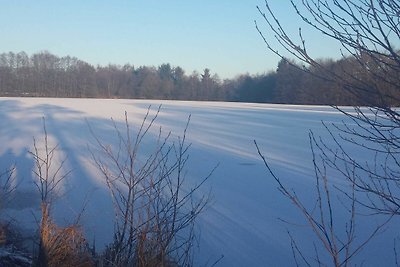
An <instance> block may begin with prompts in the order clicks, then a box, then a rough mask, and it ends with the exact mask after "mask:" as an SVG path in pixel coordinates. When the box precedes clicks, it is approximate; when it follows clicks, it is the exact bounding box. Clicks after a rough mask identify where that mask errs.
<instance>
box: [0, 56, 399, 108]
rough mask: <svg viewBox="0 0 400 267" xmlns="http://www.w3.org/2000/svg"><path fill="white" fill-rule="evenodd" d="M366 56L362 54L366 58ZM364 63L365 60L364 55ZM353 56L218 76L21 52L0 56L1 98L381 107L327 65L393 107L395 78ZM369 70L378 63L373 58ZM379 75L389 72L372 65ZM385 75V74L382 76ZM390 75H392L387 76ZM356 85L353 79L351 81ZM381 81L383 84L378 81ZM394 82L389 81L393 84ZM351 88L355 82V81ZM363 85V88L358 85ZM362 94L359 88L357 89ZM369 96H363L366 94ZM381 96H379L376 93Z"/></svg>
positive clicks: (283, 61) (283, 62)
mask: <svg viewBox="0 0 400 267" xmlns="http://www.w3.org/2000/svg"><path fill="white" fill-rule="evenodd" d="M366 57H367V56H366ZM365 60H366V62H368V58H366V59H365ZM357 61H358V59H357V58H356V57H353V56H349V57H344V58H341V59H340V60H333V59H321V60H319V61H318V64H319V65H320V66H319V67H318V68H315V66H304V65H300V64H298V63H296V62H294V61H292V60H288V59H286V58H282V59H281V61H280V62H279V63H278V66H277V68H276V70H274V71H269V72H266V73H263V74H257V75H250V74H242V75H238V76H236V77H234V78H232V79H224V80H222V79H221V78H219V76H218V74H212V73H211V71H210V69H208V68H206V69H204V71H203V72H202V73H199V72H197V71H194V72H192V73H191V74H187V73H186V72H185V71H184V69H183V68H181V67H179V66H176V67H175V66H171V65H170V64H169V63H166V64H161V65H160V66H158V67H154V66H139V67H135V66H134V65H130V64H126V65H123V66H121V65H115V64H109V65H107V66H100V65H98V66H93V65H91V64H89V63H87V62H85V61H82V60H80V59H78V58H76V57H71V56H65V57H58V56H56V55H54V54H51V53H50V52H48V51H42V52H39V53H35V54H33V55H31V56H29V55H28V54H27V53H25V52H19V53H14V52H8V53H2V54H0V96H35V97H92V98H138V99H143V98H145V99H171V100H199V101H201V100H209V101H238V102H259V103H285V104H323V105H382V104H383V103H384V102H385V101H384V100H383V99H380V98H377V97H370V98H369V99H368V98H366V97H360V96H359V95H355V94H354V91H348V90H343V89H344V87H345V86H346V84H348V82H343V83H333V82H332V81H330V80H329V79H326V78H325V77H324V73H326V71H325V70H326V69H329V70H330V71H332V72H334V73H337V75H338V76H344V75H343V74H346V75H349V74H351V75H352V76H354V77H355V76H356V77H358V79H359V81H360V82H363V83H366V82H367V83H368V84H369V86H370V87H371V91H373V90H375V88H378V87H379V88H385V90H387V91H388V92H391V93H390V95H391V97H390V103H384V104H385V105H397V104H398V102H399V101H398V99H399V98H400V95H398V93H397V92H395V93H394V94H395V95H394V96H393V91H394V90H392V89H391V88H392V87H395V86H396V83H397V82H398V81H382V80H381V79H379V80H377V79H374V75H371V73H372V72H370V71H365V69H364V68H359V67H357V66H358V65H359V64H358V62H357ZM368 64H369V65H370V66H369V68H377V67H378V65H379V62H374V61H373V60H372V59H371V60H370V62H368ZM376 71H378V72H382V73H383V74H384V73H385V72H387V71H390V70H383V69H376ZM386 76H387V77H389V76H390V74H387V75H386ZM391 76H395V77H397V76H396V75H391ZM352 83H356V81H354V80H353V81H352ZM382 83H384V84H382ZM393 83H394V84H393ZM354 86H356V85H354ZM363 89H365V86H363ZM361 93H362V92H361ZM365 95H368V94H365ZM380 95H384V94H380Z"/></svg>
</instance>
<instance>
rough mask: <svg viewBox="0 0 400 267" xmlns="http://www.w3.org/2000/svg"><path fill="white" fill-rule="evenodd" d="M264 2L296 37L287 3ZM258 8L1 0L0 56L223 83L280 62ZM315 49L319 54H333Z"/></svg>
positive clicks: (236, 1) (257, 1)
mask: <svg viewBox="0 0 400 267" xmlns="http://www.w3.org/2000/svg"><path fill="white" fill-rule="evenodd" d="M270 2H271V4H272V7H273V8H274V10H276V13H277V15H278V17H280V18H281V19H282V21H283V23H284V25H286V26H287V27H288V28H290V29H291V31H292V32H293V33H296V32H297V31H298V27H299V24H298V23H299V22H298V20H296V19H295V15H294V13H293V11H292V9H291V8H290V2H289V0H275V1H270ZM257 5H259V6H260V7H263V6H264V0H168V1H167V0H158V1H156V0H127V1H121V0H114V1H111V0H108V1H103V0H80V1H77V0H69V1H64V0H60V1H54V0H25V1H22V0H20V1H9V0H0V34H1V42H0V52H8V51H13V52H19V51H25V52H27V53H28V54H32V53H36V52H39V51H42V50H48V51H50V52H51V53H53V54H56V55H58V56H66V55H70V56H76V57H78V58H79V59H82V60H84V61H87V62H89V63H91V64H93V65H97V64H101V65H106V64H108V63H114V64H121V65H123V64H125V63H130V64H133V65H134V66H141V65H148V66H150V65H154V66H158V65H160V64H162V63H171V64H172V65H173V66H181V67H182V68H183V69H184V70H185V71H186V72H187V73H191V72H192V71H194V70H197V71H199V72H202V70H203V69H204V68H206V67H207V68H210V69H211V72H212V73H218V74H219V75H220V77H221V78H232V77H234V76H235V75H237V74H243V73H250V74H257V73H264V72H267V71H269V70H273V69H275V68H276V65H277V62H278V58H277V57H276V56H274V55H273V54H272V53H271V52H269V51H268V50H267V48H266V46H265V44H264V43H263V41H262V39H261V37H260V36H259V34H258V32H257V31H256V29H255V25H254V20H257V21H258V22H259V24H260V25H262V27H266V25H265V24H264V23H262V18H261V15H260V14H259V13H258V11H257V9H256V6H257ZM269 37H271V36H269ZM306 37H307V36H306ZM310 38H312V39H311V40H314V39H313V38H316V37H315V36H311V37H310ZM321 47H323V49H322V50H321V51H320V52H319V53H320V55H321V56H322V55H329V54H330V53H332V51H330V49H329V48H328V47H326V46H320V45H319V46H316V49H317V51H318V49H321Z"/></svg>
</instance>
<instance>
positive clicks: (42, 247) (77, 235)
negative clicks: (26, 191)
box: [29, 119, 92, 267]
mask: <svg viewBox="0 0 400 267" xmlns="http://www.w3.org/2000/svg"><path fill="white" fill-rule="evenodd" d="M43 130H44V140H43V146H42V147H39V145H38V144H37V141H36V139H35V138H34V139H33V148H34V149H33V151H30V152H29V153H30V154H31V156H32V157H33V159H34V162H35V169H34V171H33V172H34V174H35V176H36V178H37V180H36V181H35V185H36V188H37V190H38V192H39V194H40V198H41V220H40V226H39V244H38V255H37V257H36V260H35V262H34V264H35V266H40V267H47V266H49V267H52V266H66V267H67V266H81V267H84V266H92V261H91V257H90V254H89V251H88V244H87V242H86V239H85V238H84V235H83V231H82V229H81V227H80V226H79V224H78V223H75V224H73V225H70V226H67V227H59V226H57V225H56V224H55V223H54V221H53V219H52V217H51V204H52V203H54V200H55V198H56V197H57V194H59V190H60V187H61V185H62V183H63V182H64V180H65V179H66V178H67V177H68V175H69V173H70V172H69V171H65V170H64V168H65V166H64V165H65V159H64V160H62V161H61V162H58V161H57V156H58V154H57V153H58V145H55V146H51V145H50V144H49V140H48V134H47V129H46V123H45V120H44V119H43Z"/></svg>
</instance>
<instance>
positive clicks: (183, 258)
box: [92, 107, 212, 266]
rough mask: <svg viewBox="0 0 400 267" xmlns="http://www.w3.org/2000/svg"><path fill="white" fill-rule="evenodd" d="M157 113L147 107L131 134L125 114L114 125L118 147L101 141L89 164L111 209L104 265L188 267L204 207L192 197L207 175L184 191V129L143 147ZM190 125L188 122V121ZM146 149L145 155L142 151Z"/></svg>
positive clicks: (201, 199)
mask: <svg viewBox="0 0 400 267" xmlns="http://www.w3.org/2000/svg"><path fill="white" fill-rule="evenodd" d="M159 110H160V108H159V109H158V110H157V112H156V113H155V115H154V116H151V115H150V111H151V110H150V107H149V109H148V111H147V114H146V115H145V117H144V119H143V121H142V123H141V125H140V127H139V128H138V129H137V131H136V133H134V131H133V130H132V129H131V126H130V124H129V122H128V117H127V115H126V114H125V126H124V130H123V131H121V130H120V129H119V127H118V126H117V124H116V123H115V122H114V128H115V132H116V136H117V140H118V145H117V146H115V147H113V146H110V145H107V144H106V143H105V142H103V141H101V140H100V139H99V138H98V137H97V136H96V134H95V133H94V132H93V136H94V137H95V139H96V142H97V147H98V148H99V150H100V151H99V152H92V156H93V161H94V163H95V165H96V166H97V167H98V169H99V170H100V171H101V173H102V174H103V177H104V179H105V182H106V184H107V186H108V189H109V192H110V193H111V198H112V200H113V203H114V209H115V231H114V241H113V243H112V244H110V246H109V248H108V249H107V250H106V252H105V254H104V259H103V262H104V264H105V265H106V266H191V265H192V260H193V259H192V249H193V246H194V243H193V242H194V236H195V229H194V224H195V221H196V218H197V217H198V215H199V214H200V212H202V211H203V209H204V208H205V206H206V205H207V203H208V195H200V196H197V191H198V189H199V188H200V187H201V186H202V185H203V184H204V182H205V181H206V180H207V179H208V178H209V176H210V175H211V173H212V172H211V173H210V175H208V176H207V177H205V178H204V179H202V180H200V182H199V183H198V184H197V185H194V186H193V187H192V188H187V186H185V185H184V184H185V183H184V182H185V173H186V171H185V165H186V162H187V160H188V149H189V147H190V145H187V144H186V130H187V126H188V125H186V128H185V130H184V133H183V136H182V137H178V138H177V140H175V141H173V139H172V136H171V133H167V134H163V132H162V130H161V128H160V129H159V131H158V137H157V139H156V140H157V141H156V143H154V141H153V140H154V139H152V143H151V144H145V142H146V141H147V139H146V138H147V137H148V135H151V133H150V131H151V129H152V128H154V127H155V125H154V123H155V120H156V118H157V116H158V114H159ZM188 123H189V120H188ZM145 146H146V148H147V149H150V148H151V151H150V152H149V153H145V152H142V150H143V147H145Z"/></svg>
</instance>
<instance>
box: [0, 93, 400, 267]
mask: <svg viewBox="0 0 400 267" xmlns="http://www.w3.org/2000/svg"><path fill="white" fill-rule="evenodd" d="M160 104H162V109H161V113H160V115H159V118H158V120H157V122H156V123H157V126H162V129H163V131H165V132H167V131H172V132H173V133H174V136H178V135H181V134H182V131H183V129H184V127H185V124H186V121H187V118H188V116H189V115H190V114H191V121H190V126H189V129H188V141H189V142H191V143H192V147H191V150H190V159H189V163H188V166H187V170H188V174H187V175H188V178H187V179H188V182H189V184H190V183H191V184H195V183H196V181H199V180H200V179H201V178H203V177H205V176H206V175H207V174H208V173H209V172H210V170H212V169H213V168H214V166H215V165H217V164H219V167H218V168H217V169H216V171H215V172H214V173H213V175H212V177H211V178H210V179H209V180H208V182H207V183H206V184H205V186H204V187H202V189H201V190H202V192H204V193H205V194H207V193H208V192H209V191H210V190H211V191H212V196H213V197H212V201H211V203H210V205H209V207H208V209H207V210H206V211H205V212H204V213H203V214H202V215H201V217H200V219H199V223H198V231H199V233H200V238H199V250H198V251H196V263H197V264H199V266H204V265H206V264H208V265H211V264H212V263H213V262H214V261H216V260H217V259H219V258H220V257H221V255H223V256H224V258H223V259H222V260H221V261H220V262H219V264H218V265H217V266H267V265H268V266H292V265H294V261H293V257H292V252H291V248H290V241H289V237H288V234H287V230H290V231H291V232H292V233H293V235H294V236H295V238H296V239H297V240H298V242H299V244H300V245H301V246H302V248H303V249H304V252H305V253H306V254H308V253H309V254H310V255H312V254H313V251H314V248H313V246H312V241H313V237H312V234H311V232H310V231H309V228H308V227H307V225H306V223H305V222H304V220H303V219H302V217H301V215H300V214H299V212H298V211H297V210H296V209H295V208H294V207H293V206H292V205H291V204H290V202H289V201H288V200H287V199H285V198H284V197H283V196H282V194H281V193H280V192H279V191H278V190H277V185H276V183H275V182H274V181H273V180H272V178H271V177H270V176H269V175H268V173H267V170H266V169H265V167H264V166H263V164H262V162H261V160H260V158H259V157H258V155H257V151H256V148H255V146H254V143H253V140H257V142H258V144H259V146H260V148H261V149H262V150H263V152H264V154H265V155H266V157H267V158H268V160H269V162H270V163H271V166H272V168H273V169H274V171H275V172H276V174H277V175H278V176H279V177H282V179H283V181H284V183H285V184H287V185H289V186H290V188H294V189H295V190H296V191H297V192H298V194H299V195H300V196H301V197H302V199H303V200H304V202H305V203H309V204H310V205H311V207H312V205H313V201H314V197H313V190H314V181H315V180H314V175H313V168H312V155H311V151H310V147H309V140H308V133H309V131H310V130H312V131H313V132H314V133H315V134H316V135H321V136H323V137H325V138H326V140H329V139H328V134H327V132H326V130H325V129H324V128H323V127H322V124H321V121H322V120H323V121H325V122H326V123H328V124H329V123H333V122H336V123H340V122H341V121H342V120H343V119H344V118H343V115H341V114H340V113H338V112H337V111H336V110H334V109H332V108H331V107H323V106H290V105H269V104H249V103H225V102H187V101H161V100H105V99H48V98H1V99H0V122H1V125H2V127H0V143H1V144H2V145H1V147H0V168H1V169H0V170H3V169H5V168H7V167H9V166H10V165H11V164H14V163H15V164H16V168H17V177H18V184H19V186H18V194H17V195H16V197H15V198H14V200H13V201H12V203H10V208H9V209H8V215H9V216H12V217H13V218H15V219H16V220H17V221H20V222H21V225H25V226H26V227H34V226H35V225H36V223H37V216H38V208H39V206H38V205H39V202H38V199H37V194H36V191H35V188H34V184H33V179H34V177H33V174H32V168H33V160H32V157H31V156H29V154H28V150H32V145H33V137H35V138H36V139H37V140H38V141H40V140H41V138H42V137H43V131H42V130H43V129H42V122H41V120H42V117H45V119H46V125H47V131H48V133H49V136H50V141H51V142H52V144H56V143H59V145H60V154H62V156H67V158H68V159H67V162H68V166H67V168H69V169H71V170H72V174H71V175H70V177H69V179H68V182H67V183H66V184H64V185H63V194H62V196H61V197H60V199H59V200H58V201H57V205H56V206H55V207H53V208H54V214H55V216H56V217H57V219H58V221H59V222H65V223H68V222H70V221H71V218H73V216H74V215H76V214H79V213H80V212H81V210H82V209H83V207H84V206H85V211H84V213H83V217H82V218H81V222H82V223H83V225H84V226H85V230H86V232H87V235H88V239H89V240H90V241H91V240H93V239H95V240H96V245H97V248H101V247H102V246H104V245H105V244H106V243H107V242H109V241H110V240H111V238H112V231H113V226H112V219H113V211H112V205H111V202H110V198H109V194H108V192H107V190H106V188H105V184H104V181H103V179H102V177H101V175H100V174H99V173H98V172H97V170H96V168H95V167H94V165H93V162H92V161H91V156H90V152H89V149H88V148H93V147H95V145H94V144H95V142H94V138H93V136H92V134H91V133H90V130H89V128H90V127H91V128H92V129H93V131H94V132H95V133H96V135H97V136H98V137H99V138H100V139H101V140H103V141H104V142H109V143H110V144H112V143H113V142H114V140H115V131H114V129H113V124H112V122H111V120H110V118H113V119H114V121H115V122H116V124H117V126H118V127H123V120H124V113H125V111H126V112H127V114H128V118H129V122H130V124H131V125H132V127H135V126H136V127H137V126H138V125H139V123H140V122H141V121H142V119H143V117H144V115H145V113H146V111H147V109H148V107H149V106H150V105H151V106H152V108H151V109H152V113H153V114H154V112H155V110H156V109H157V107H158V105H160ZM88 125H90V127H89V126H88ZM121 129H122V128H121ZM154 130H155V131H157V129H154ZM328 142H329V141H328ZM353 152H354V153H356V155H357V151H353ZM357 156H358V157H359V158H360V159H364V158H365V159H366V160H368V159H369V158H371V155H368V154H365V153H363V154H362V155H361V154H360V155H357ZM331 179H332V180H333V181H335V182H336V183H338V184H340V183H342V182H343V181H341V180H340V177H331ZM84 203H86V205H85V204H84ZM345 213H346V212H345V210H344V209H343V211H339V215H338V216H339V218H341V217H343V216H344V214H345ZM281 219H282V220H286V221H289V222H293V224H287V223H284V222H282V221H281ZM371 221H372V225H373V221H374V218H372V217H366V218H362V219H361V220H360V221H359V229H361V230H362V231H365V233H367V232H368V230H369V229H370V228H368V227H370V225H371ZM367 222H368V223H367ZM394 228H395V227H391V228H388V229H387V230H386V232H384V233H382V234H380V235H379V236H378V237H377V238H375V239H374V240H373V242H371V243H370V244H369V246H367V247H366V248H365V249H364V250H363V251H362V253H361V254H360V255H359V256H358V257H359V258H360V259H365V260H366V261H365V262H364V265H365V266H377V265H381V266H384V265H385V266H389V265H393V264H394V258H393V253H392V252H393V239H392V238H393V236H395V235H396V234H397V232H396V231H395V230H393V229H394ZM362 231H361V232H360V234H359V237H363V235H364V232H362ZM317 244H318V243H317ZM317 246H318V245H317Z"/></svg>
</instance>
